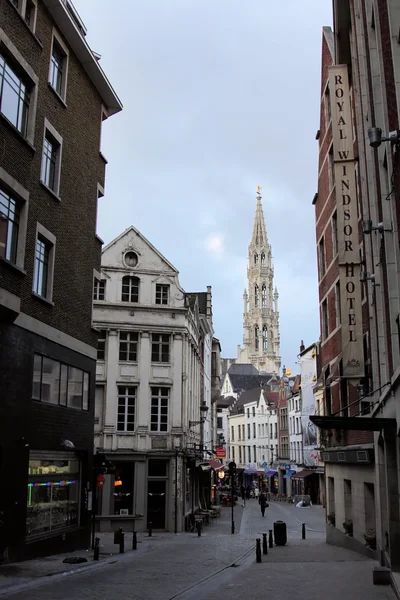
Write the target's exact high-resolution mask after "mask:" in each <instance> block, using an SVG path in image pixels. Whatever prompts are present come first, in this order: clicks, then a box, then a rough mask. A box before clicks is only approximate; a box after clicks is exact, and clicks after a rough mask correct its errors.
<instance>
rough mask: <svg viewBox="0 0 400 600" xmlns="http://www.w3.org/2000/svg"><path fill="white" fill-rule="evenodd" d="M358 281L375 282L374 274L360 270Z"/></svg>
mask: <svg viewBox="0 0 400 600" xmlns="http://www.w3.org/2000/svg"><path fill="white" fill-rule="evenodd" d="M360 281H362V282H364V281H373V282H375V274H374V273H367V272H366V271H360Z"/></svg>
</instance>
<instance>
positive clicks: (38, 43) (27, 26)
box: [8, 0, 43, 50]
mask: <svg viewBox="0 0 400 600" xmlns="http://www.w3.org/2000/svg"><path fill="white" fill-rule="evenodd" d="M8 2H9V4H11V6H12V7H13V9H14V10H15V12H16V13H17V15H18V16H19V18H20V19H21V21H22V22H23V24H24V26H25V27H26V28H27V30H28V31H29V33H30V34H31V36H32V37H33V39H34V40H35V42H36V43H37V45H38V46H39V48H40V49H41V50H43V44H42V42H41V41H40V40H39V38H38V37H37V35H36V34H35V32H34V31H32V29H31V28H30V27H29V25H28V23H27V22H26V21H25V19H24V18H23V16H22V15H21V13H20V12H19V10H18V8H17V7H16V6H14V4H13V3H12V0H8Z"/></svg>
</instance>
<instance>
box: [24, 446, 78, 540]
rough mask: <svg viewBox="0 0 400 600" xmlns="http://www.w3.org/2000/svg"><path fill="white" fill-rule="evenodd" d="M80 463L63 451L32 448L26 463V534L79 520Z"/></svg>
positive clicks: (44, 530) (61, 528)
mask: <svg viewBox="0 0 400 600" xmlns="http://www.w3.org/2000/svg"><path fill="white" fill-rule="evenodd" d="M79 483H80V463H79V459H78V457H74V456H73V457H72V459H71V458H67V457H66V456H65V454H63V453H62V452H60V453H58V452H53V453H51V454H47V453H46V454H45V455H44V454H43V453H40V454H39V453H37V454H36V453H34V452H31V453H30V456H29V467H28V493H27V515H26V535H27V537H31V536H34V535H35V536H36V535H40V534H46V533H48V532H50V531H51V532H53V531H54V532H57V531H62V530H63V529H67V528H69V527H76V526H77V525H78V524H79V498H80V495H79Z"/></svg>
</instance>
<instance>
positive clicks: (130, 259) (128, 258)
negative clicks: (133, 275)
mask: <svg viewBox="0 0 400 600" xmlns="http://www.w3.org/2000/svg"><path fill="white" fill-rule="evenodd" d="M124 260H125V264H126V266H127V267H136V265H137V264H138V257H137V254H136V252H132V251H130V252H127V253H126V254H125V256H124Z"/></svg>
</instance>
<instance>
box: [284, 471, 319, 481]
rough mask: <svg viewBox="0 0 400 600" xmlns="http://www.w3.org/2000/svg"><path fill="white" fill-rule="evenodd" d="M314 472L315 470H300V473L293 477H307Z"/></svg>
mask: <svg viewBox="0 0 400 600" xmlns="http://www.w3.org/2000/svg"><path fill="white" fill-rule="evenodd" d="M313 473H315V471H306V470H304V471H299V472H298V473H296V474H295V475H294V477H293V479H305V478H306V477H308V476H309V475H312V474H313ZM285 477H286V476H285Z"/></svg>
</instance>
